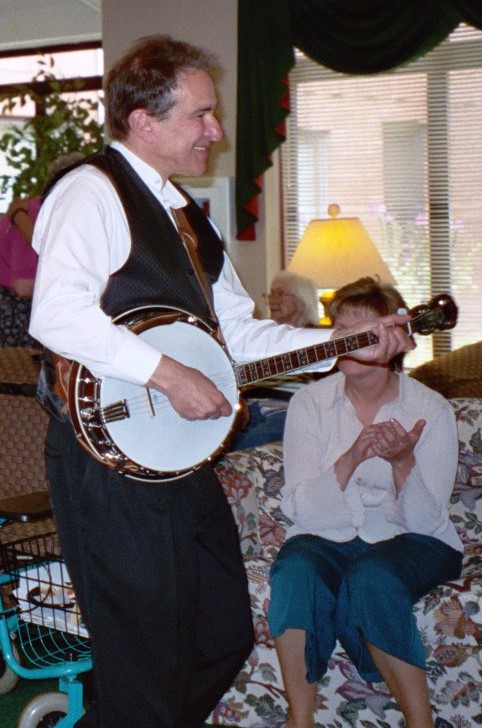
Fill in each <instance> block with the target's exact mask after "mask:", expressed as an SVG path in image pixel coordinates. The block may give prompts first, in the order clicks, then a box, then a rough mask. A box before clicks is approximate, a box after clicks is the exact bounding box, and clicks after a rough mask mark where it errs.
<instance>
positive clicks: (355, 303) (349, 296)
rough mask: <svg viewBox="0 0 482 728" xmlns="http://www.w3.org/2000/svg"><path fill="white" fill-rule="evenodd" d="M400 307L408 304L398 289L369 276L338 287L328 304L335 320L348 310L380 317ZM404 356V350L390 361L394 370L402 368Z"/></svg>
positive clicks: (329, 311)
mask: <svg viewBox="0 0 482 728" xmlns="http://www.w3.org/2000/svg"><path fill="white" fill-rule="evenodd" d="M400 309H405V310H407V304H406V303H405V301H404V300H403V297H402V296H401V294H400V293H399V292H398V291H397V289H396V288H394V287H393V286H390V285H388V284H386V283H381V282H380V280H378V279H375V278H370V277H369V276H366V277H365V278H359V279H358V280H357V281H353V283H348V284H347V285H346V286H342V287H341V288H338V289H337V290H336V291H335V294H334V296H333V298H332V299H331V301H330V303H329V305H328V313H329V315H330V318H331V320H332V321H333V322H336V319H337V317H338V316H339V315H340V314H341V313H344V312H346V311H353V310H355V311H360V312H361V311H363V313H369V314H370V315H373V316H374V317H376V318H378V317H381V316H388V315H389V314H391V313H397V312H398V311H399V310H400ZM403 357H404V352H401V353H400V354H397V355H396V356H395V357H394V358H393V359H392V360H391V361H390V368H391V369H392V370H393V371H401V370H402V365H403Z"/></svg>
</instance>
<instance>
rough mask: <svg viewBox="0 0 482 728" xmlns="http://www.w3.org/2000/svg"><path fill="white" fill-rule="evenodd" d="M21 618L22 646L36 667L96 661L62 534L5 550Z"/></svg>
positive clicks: (19, 634)
mask: <svg viewBox="0 0 482 728" xmlns="http://www.w3.org/2000/svg"><path fill="white" fill-rule="evenodd" d="M2 561H3V567H4V571H5V573H6V575H7V576H8V577H9V578H10V580H11V581H10V589H11V597H12V598H13V603H14V605H15V608H16V611H17V615H18V630H17V640H18V643H19V646H20V647H21V649H22V651H23V654H24V655H25V657H26V659H27V660H28V661H29V662H30V663H31V664H33V665H35V666H38V667H42V666H51V665H52V664H55V663H58V662H66V661H68V662H71V661H75V660H78V659H81V658H84V657H89V656H90V645H89V639H88V632H87V630H86V627H85V625H84V623H83V622H82V617H81V614H80V609H79V606H78V603H77V599H76V596H75V592H74V590H73V588H72V584H71V581H70V578H69V575H68V572H67V569H66V566H65V564H64V562H63V559H62V557H61V554H60V547H59V542H58V537H57V534H56V533H48V534H42V535H38V536H31V537H29V538H24V539H21V540H20V541H15V542H13V543H9V544H4V545H3V546H2Z"/></svg>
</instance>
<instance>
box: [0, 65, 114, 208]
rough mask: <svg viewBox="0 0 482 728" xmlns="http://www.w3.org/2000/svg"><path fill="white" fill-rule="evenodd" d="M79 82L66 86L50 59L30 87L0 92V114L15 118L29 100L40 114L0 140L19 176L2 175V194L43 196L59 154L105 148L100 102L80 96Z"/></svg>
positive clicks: (15, 126)
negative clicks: (51, 168)
mask: <svg viewBox="0 0 482 728" xmlns="http://www.w3.org/2000/svg"><path fill="white" fill-rule="evenodd" d="M82 86H83V82H82V80H81V79H79V80H75V81H72V82H70V83H68V84H67V83H66V82H65V81H62V80H59V78H58V76H57V75H56V74H55V69H54V61H53V59H52V58H48V59H46V60H43V59H41V60H40V61H39V71H38V72H37V74H36V75H35V77H34V78H33V79H32V84H31V85H29V86H22V85H20V86H17V87H12V88H11V89H9V90H8V92H5V93H3V94H0V116H4V117H5V116H7V117H8V116H9V115H11V116H14V114H18V109H19V108H21V107H22V106H24V105H25V104H26V103H27V102H33V103H34V104H35V106H36V109H37V113H36V115H35V116H32V117H28V118H27V119H25V120H22V121H21V122H18V121H17V122H15V121H13V122H12V124H11V125H10V127H9V129H8V130H7V131H6V132H5V133H4V134H3V135H2V136H0V152H3V153H4V155H5V160H6V162H7V164H8V166H9V167H10V168H11V169H12V170H15V171H16V174H15V175H8V174H4V175H0V196H1V197H4V198H5V197H6V196H12V197H13V198H18V197H33V196H35V195H38V194H40V193H41V191H42V189H43V186H44V184H45V181H46V179H47V173H48V169H49V166H50V165H51V163H52V162H53V161H54V160H55V159H57V158H58V157H59V156H61V155H64V154H69V153H71V152H76V151H80V152H82V153H84V154H86V155H87V154H91V153H92V152H95V151H97V150H98V149H100V148H101V147H102V144H103V126H102V124H101V123H100V122H99V121H98V112H99V109H98V104H97V102H95V101H94V100H91V99H89V98H85V97H82V96H80V95H76V94H75V92H78V91H81V90H82Z"/></svg>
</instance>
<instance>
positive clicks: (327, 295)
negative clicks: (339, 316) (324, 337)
mask: <svg viewBox="0 0 482 728" xmlns="http://www.w3.org/2000/svg"><path fill="white" fill-rule="evenodd" d="M334 295H335V289H334V288H327V289H326V290H324V291H323V292H322V293H321V295H320V302H321V304H322V305H323V313H324V315H323V317H322V318H321V319H320V323H319V325H320V326H321V327H322V328H327V329H329V328H331V327H332V326H333V322H332V320H331V318H330V316H329V315H328V306H329V304H330V301H331V299H332V298H333V296H334Z"/></svg>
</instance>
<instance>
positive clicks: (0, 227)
mask: <svg viewBox="0 0 482 728" xmlns="http://www.w3.org/2000/svg"><path fill="white" fill-rule="evenodd" d="M83 156H84V155H83V154H81V153H80V152H72V153H70V154H64V155H61V156H60V157H58V158H57V159H56V160H54V162H52V164H51V165H50V166H49V169H48V175H47V180H46V185H47V184H49V182H50V180H51V179H53V177H54V176H55V175H56V174H58V172H59V171H60V170H61V169H64V168H65V167H67V166H68V165H70V164H73V163H74V162H76V161H78V160H80V159H83ZM41 199H42V198H41V195H38V196H36V197H31V198H23V199H16V200H13V202H11V203H10V205H9V207H8V210H7V212H6V213H5V215H3V217H2V218H1V219H0V346H1V347H7V346H8V347H9V346H18V347H28V348H30V347H36V346H38V344H37V342H35V341H34V339H32V337H31V336H29V334H28V324H29V319H30V309H31V299H32V294H33V287H34V281H35V274H36V271H37V262H38V256H37V253H36V252H35V250H34V249H33V248H32V236H33V230H34V224H35V220H36V219H37V215H38V212H39V210H40V204H41Z"/></svg>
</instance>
